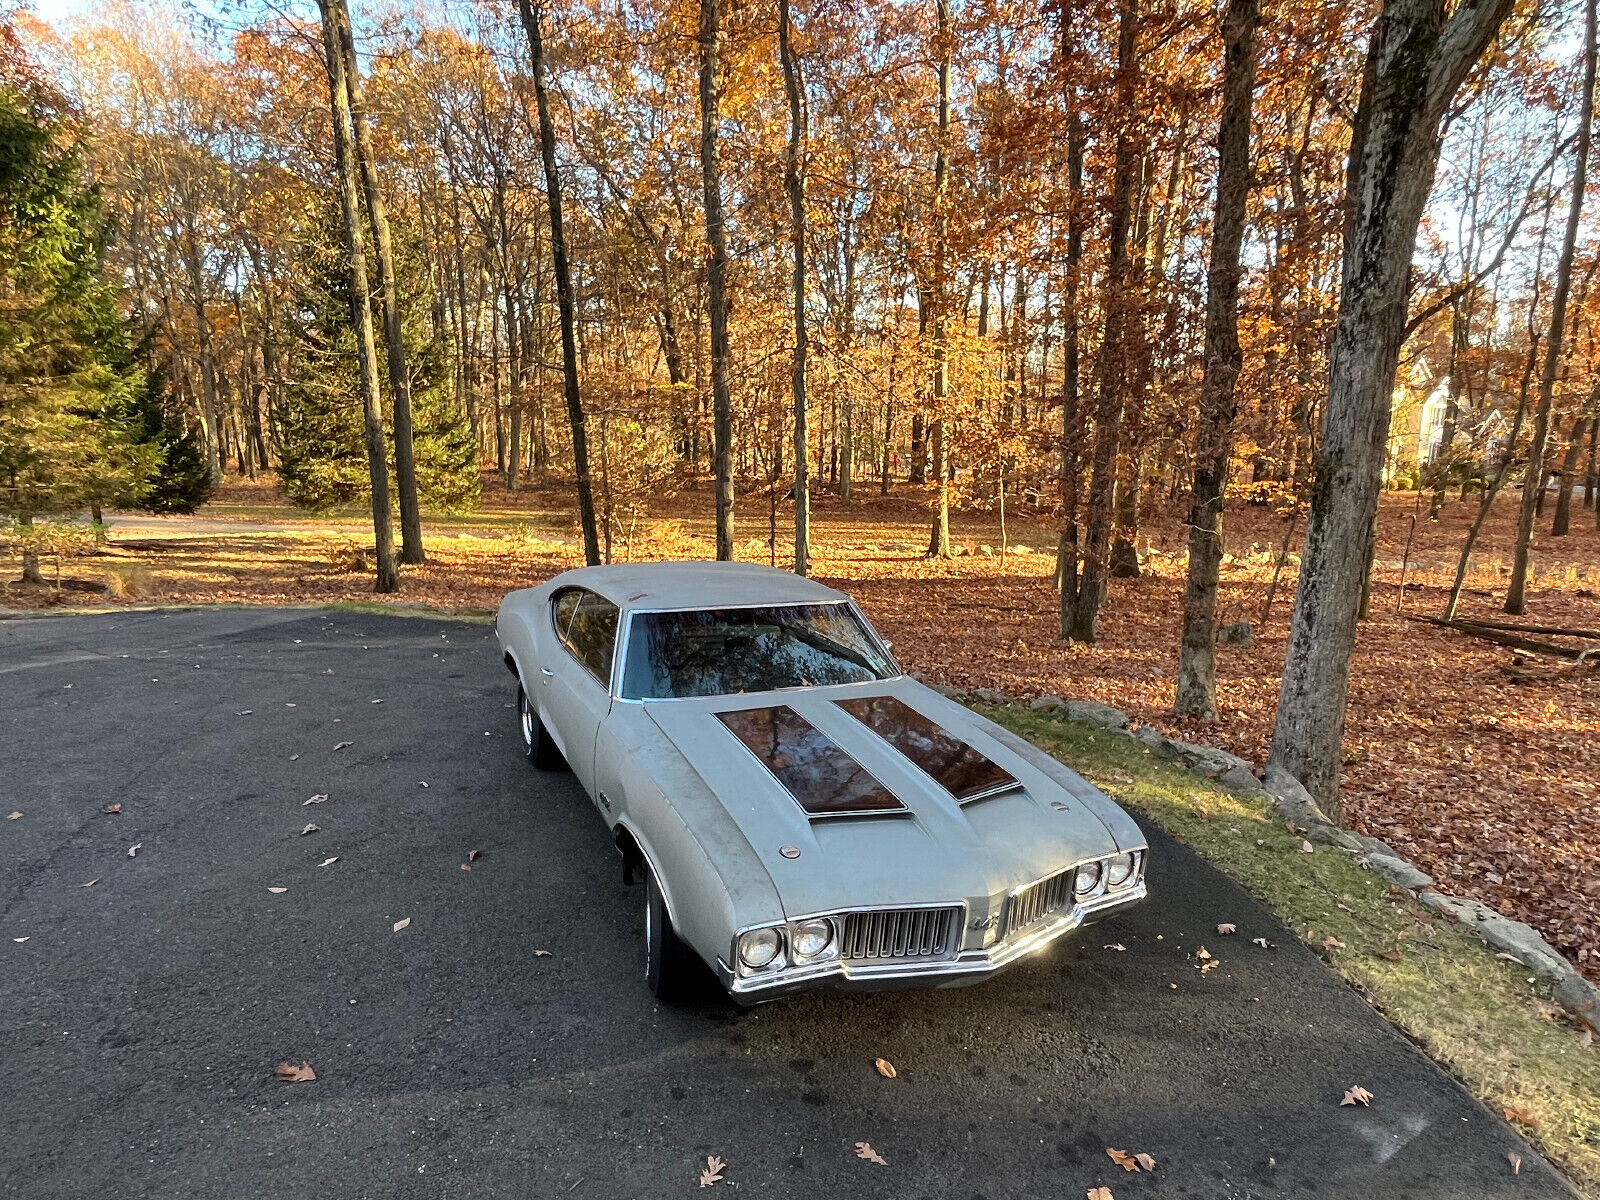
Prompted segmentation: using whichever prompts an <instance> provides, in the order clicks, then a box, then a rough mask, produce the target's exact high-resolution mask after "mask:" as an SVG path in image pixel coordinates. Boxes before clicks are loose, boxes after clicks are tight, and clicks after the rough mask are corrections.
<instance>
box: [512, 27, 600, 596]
mask: <svg viewBox="0 0 1600 1200" xmlns="http://www.w3.org/2000/svg"><path fill="white" fill-rule="evenodd" d="M517 7H518V9H519V10H520V12H521V13H522V28H523V31H524V32H525V33H527V35H528V58H529V60H530V62H531V63H532V66H533V96H534V101H535V103H536V105H537V106H538V109H539V155H540V158H541V159H542V160H543V162H544V187H545V197H546V201H547V204H548V207H549V210H550V260H551V265H552V267H553V269H554V271H555V276H556V307H557V309H559V310H560V314H561V380H562V385H563V389H564V391H565V394H566V399H567V423H568V425H569V427H570V428H571V431H572V465H573V470H574V471H575V472H576V474H577V477H578V520H579V522H580V524H581V525H582V526H583V557H584V561H585V562H587V563H588V564H589V565H590V566H591V567H593V566H598V565H599V563H600V537H599V533H598V531H597V529H596V528H595V517H594V491H593V487H592V485H591V483H590V479H589V443H588V439H587V437H586V436H585V433H584V414H583V397H582V395H581V394H580V392H579V391H578V336H577V330H576V324H575V322H574V320H573V300H572V268H571V265H570V264H569V263H568V261H567V237H566V232H565V227H564V226H563V225H562V221H561V176H560V175H558V174H557V173H556V131H555V125H554V123H553V122H552V121H551V119H550V96H549V93H548V91H547V89H546V87H545V71H544V38H543V36H542V34H541V32H540V28H539V18H540V17H541V16H542V15H543V5H542V4H539V5H538V6H535V5H534V4H532V3H530V0H518V3H517ZM606 535H607V537H608V538H609V537H610V524H609V522H608V523H607V526H606Z"/></svg>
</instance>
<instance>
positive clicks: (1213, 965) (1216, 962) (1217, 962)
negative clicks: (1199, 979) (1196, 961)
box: [1200, 958, 1222, 975]
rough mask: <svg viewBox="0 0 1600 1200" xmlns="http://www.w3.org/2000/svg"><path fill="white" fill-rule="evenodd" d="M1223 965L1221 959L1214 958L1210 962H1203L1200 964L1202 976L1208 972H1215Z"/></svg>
mask: <svg viewBox="0 0 1600 1200" xmlns="http://www.w3.org/2000/svg"><path fill="white" fill-rule="evenodd" d="M1221 965H1222V960H1221V959H1220V958H1213V959H1212V960H1211V961H1210V962H1203V963H1201V964H1200V974H1202V975H1204V974H1205V973H1206V972H1207V971H1214V970H1216V969H1217V968H1218V967H1220V966H1221Z"/></svg>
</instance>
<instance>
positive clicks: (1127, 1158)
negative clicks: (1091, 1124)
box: [1106, 1146, 1139, 1171]
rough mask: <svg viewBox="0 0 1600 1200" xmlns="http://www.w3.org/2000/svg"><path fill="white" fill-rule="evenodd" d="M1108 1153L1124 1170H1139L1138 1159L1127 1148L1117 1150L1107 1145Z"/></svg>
mask: <svg viewBox="0 0 1600 1200" xmlns="http://www.w3.org/2000/svg"><path fill="white" fill-rule="evenodd" d="M1106 1153H1107V1154H1109V1155H1110V1156H1111V1161H1112V1162H1114V1163H1116V1164H1117V1166H1119V1167H1121V1168H1122V1169H1123V1170H1124V1171H1137V1170H1138V1169H1139V1162H1138V1160H1137V1159H1136V1158H1134V1156H1133V1155H1131V1154H1129V1153H1128V1152H1127V1151H1126V1150H1117V1149H1114V1148H1112V1147H1111V1146H1107V1147H1106Z"/></svg>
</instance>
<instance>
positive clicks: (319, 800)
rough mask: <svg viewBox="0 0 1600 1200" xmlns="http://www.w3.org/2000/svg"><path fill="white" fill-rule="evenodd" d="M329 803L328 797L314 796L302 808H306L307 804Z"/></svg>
mask: <svg viewBox="0 0 1600 1200" xmlns="http://www.w3.org/2000/svg"><path fill="white" fill-rule="evenodd" d="M327 802H328V797H327V796H326V795H321V796H313V797H311V799H309V800H306V801H304V802H303V803H302V804H301V805H300V807H301V808H304V807H305V806H306V805H307V804H326V803H327Z"/></svg>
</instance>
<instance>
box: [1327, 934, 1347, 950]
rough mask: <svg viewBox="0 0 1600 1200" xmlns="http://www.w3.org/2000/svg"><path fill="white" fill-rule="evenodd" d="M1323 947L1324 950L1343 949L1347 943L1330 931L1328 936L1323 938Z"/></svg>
mask: <svg viewBox="0 0 1600 1200" xmlns="http://www.w3.org/2000/svg"><path fill="white" fill-rule="evenodd" d="M1322 948H1323V949H1324V950H1343V949H1344V948H1345V945H1344V943H1343V942H1341V941H1340V940H1339V939H1338V938H1336V937H1334V936H1333V934H1331V933H1330V934H1329V935H1328V936H1327V937H1325V938H1323V939H1322Z"/></svg>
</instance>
